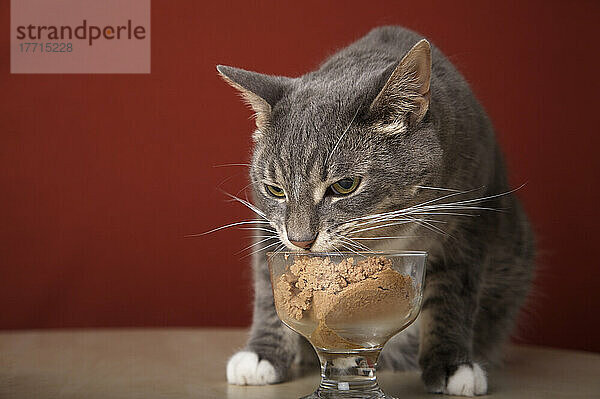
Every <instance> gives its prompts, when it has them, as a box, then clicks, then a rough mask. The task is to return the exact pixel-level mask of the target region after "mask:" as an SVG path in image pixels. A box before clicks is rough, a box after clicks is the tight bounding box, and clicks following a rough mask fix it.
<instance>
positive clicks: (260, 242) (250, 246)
mask: <svg viewBox="0 0 600 399" xmlns="http://www.w3.org/2000/svg"><path fill="white" fill-rule="evenodd" d="M273 239H277V237H268V238H265V239H262V240H260V241H257V242H255V243H254V244H251V245H248V246H247V247H246V248H244V249H242V250H240V251H238V252H236V253H235V254H234V255H239V254H241V253H242V252H244V251H246V250H248V249H250V248H252V247H255V246H257V245H259V244H262V243H263V242H265V241H269V240H273Z"/></svg>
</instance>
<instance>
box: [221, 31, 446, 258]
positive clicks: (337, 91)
mask: <svg viewBox="0 0 600 399" xmlns="http://www.w3.org/2000/svg"><path fill="white" fill-rule="evenodd" d="M380 65H382V66H381V67H380V68H379V69H378V70H368V71H361V70H357V68H356V67H355V66H353V65H350V64H349V65H348V66H347V68H346V69H344V66H343V65H338V66H337V68H338V69H339V70H337V71H326V73H324V71H323V68H322V69H321V70H320V71H317V72H313V73H309V74H307V75H304V76H302V77H299V78H286V77H280V76H269V75H263V74H258V73H255V72H249V71H245V70H241V69H237V68H232V67H226V66H219V67H218V68H217V69H218V71H219V73H220V74H221V76H222V77H223V78H224V79H225V80H226V81H227V82H228V83H229V84H231V85H232V86H234V87H235V88H237V89H238V90H239V91H240V93H241V94H242V96H243V97H244V99H245V100H246V101H247V102H248V104H249V105H250V106H251V107H252V109H253V110H254V111H255V113H256V125H257V129H256V131H255V133H254V136H253V137H254V141H255V147H254V153H253V159H252V165H251V169H250V178H251V182H252V188H253V194H254V201H255V205H256V206H257V207H258V208H259V209H260V210H261V211H262V212H263V213H264V215H265V216H266V218H267V219H268V220H269V221H270V222H271V225H272V226H273V227H275V228H276V229H277V233H278V235H279V238H280V240H281V241H282V242H283V243H284V244H286V245H287V246H288V248H289V249H291V250H299V249H301V248H305V249H310V250H312V251H327V250H331V249H333V248H337V249H350V248H353V249H354V250H358V249H359V246H358V244H357V243H358V242H360V243H362V244H364V245H368V246H370V245H369V243H371V242H373V241H367V240H364V241H354V242H352V241H349V239H355V238H357V237H362V238H364V237H377V236H384V235H389V234H396V233H397V232H398V231H402V229H403V227H404V226H405V223H402V221H401V220H387V221H386V220H385V218H381V219H374V218H369V217H368V216H369V215H374V214H380V213H382V212H387V211H391V210H397V209H400V208H404V207H407V206H409V205H412V204H414V203H416V202H417V201H418V200H419V198H418V197H419V193H420V190H418V188H417V187H418V186H419V185H427V184H432V183H435V181H436V176H437V168H438V167H439V161H440V158H441V148H440V143H439V142H438V139H437V135H436V134H435V132H434V131H433V128H432V123H431V122H430V120H429V119H430V117H429V116H428V115H427V113H428V109H429V107H430V76H431V49H430V46H429V43H428V42H427V41H425V40H422V41H421V42H419V43H417V44H416V45H415V46H414V47H413V48H412V49H411V50H410V51H409V52H408V53H407V54H406V55H405V56H404V57H403V58H402V60H400V61H399V62H394V63H391V64H387V65H383V64H380ZM365 217H367V218H366V219H365ZM361 218H362V219H361ZM388 219H389V218H388ZM376 222H377V223H376ZM384 223H388V224H390V225H389V226H385V227H377V228H375V226H382V225H383V224H384Z"/></svg>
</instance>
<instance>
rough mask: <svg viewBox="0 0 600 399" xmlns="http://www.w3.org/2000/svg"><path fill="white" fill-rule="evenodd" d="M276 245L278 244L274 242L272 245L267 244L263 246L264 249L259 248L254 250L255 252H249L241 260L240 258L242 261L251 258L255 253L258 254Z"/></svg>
mask: <svg viewBox="0 0 600 399" xmlns="http://www.w3.org/2000/svg"><path fill="white" fill-rule="evenodd" d="M278 244H279V243H278V242H274V243H272V244H269V245H267V246H265V247H262V248H259V249H257V250H255V251H252V252H250V253H249V254H246V255H244V256H242V258H241V259H244V258H246V257H248V256H252V255H254V254H255V253H258V252H260V251H264V250H266V249H267V248H271V247H272V246H274V245H278Z"/></svg>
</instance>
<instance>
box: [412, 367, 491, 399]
mask: <svg viewBox="0 0 600 399" xmlns="http://www.w3.org/2000/svg"><path fill="white" fill-rule="evenodd" d="M448 370H453V371H452V372H450V373H449V372H448ZM422 377H423V381H424V382H425V386H426V387H427V390H428V391H429V392H431V393H444V394H446V395H457V396H474V395H485V394H486V393H487V376H486V375H485V371H483V369H482V368H481V366H479V364H477V363H465V364H461V365H459V366H457V367H443V366H440V365H438V366H436V367H431V368H428V369H425V370H423V376H422Z"/></svg>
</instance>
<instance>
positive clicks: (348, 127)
mask: <svg viewBox="0 0 600 399" xmlns="http://www.w3.org/2000/svg"><path fill="white" fill-rule="evenodd" d="M360 108H361V107H358V108H357V109H356V112H355V113H354V116H353V117H352V119H351V120H350V123H349V124H348V126H347V127H346V130H344V132H343V133H342V134H341V135H340V138H339V139H338V141H337V142H336V143H335V146H334V147H333V149H332V150H331V152H330V153H329V155H328V156H327V159H325V165H327V163H328V162H329V159H330V158H331V156H332V155H333V153H334V152H335V150H336V149H337V148H338V145H340V142H341V141H342V138H343V137H344V136H345V135H346V133H347V132H348V130H349V129H350V126H352V122H354V119H356V115H358V111H360Z"/></svg>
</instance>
